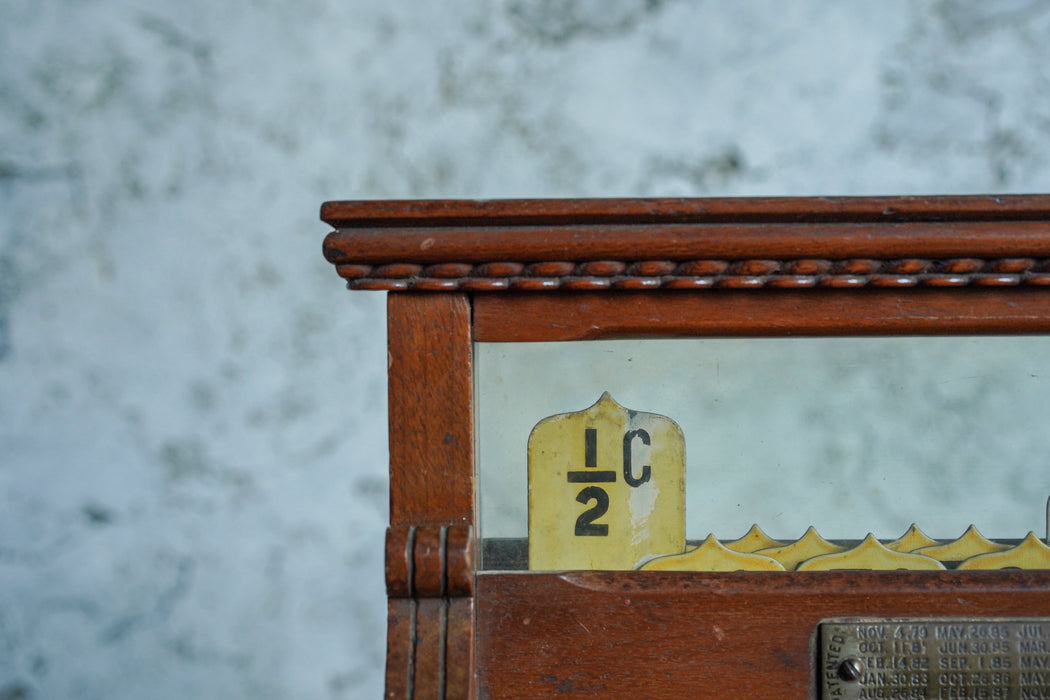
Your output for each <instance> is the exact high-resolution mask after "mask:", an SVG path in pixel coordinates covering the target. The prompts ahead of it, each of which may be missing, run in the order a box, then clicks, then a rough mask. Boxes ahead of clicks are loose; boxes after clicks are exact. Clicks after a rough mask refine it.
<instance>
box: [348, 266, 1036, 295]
mask: <svg viewBox="0 0 1050 700" xmlns="http://www.w3.org/2000/svg"><path fill="white" fill-rule="evenodd" d="M336 271H337V273H338V274H339V275H340V276H341V277H343V278H344V279H346V280H347V287H348V288H349V289H352V290H377V291H389V292H400V291H427V292H453V291H466V292H500V291H540V292H542V291H553V290H577V291H600V290H606V289H622V290H631V291H644V290H655V289H682V290H706V289H744V290H746V289H766V288H769V289H813V288H833V289H859V288H863V287H881V288H898V289H900V288H908V287H966V286H975V287H1018V286H1050V259H1047V258H1041V259H1034V258H997V259H979V258H952V259H945V260H928V259H915V258H910V259H896V260H876V259H871V258H855V259H848V260H817V259H802V260H754V259H751V260H736V261H733V260H690V261H686V262H676V261H673V260H644V261H639V262H621V261H614V260H594V261H590V262H583V263H572V262H540V263H532V264H528V265H526V264H524V263H511V262H499V263H483V264H480V265H471V264H467V263H439V264H436V265H427V266H424V265H416V264H411V263H391V264H387V265H360V264H342V265H336Z"/></svg>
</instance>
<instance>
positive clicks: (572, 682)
mask: <svg viewBox="0 0 1050 700" xmlns="http://www.w3.org/2000/svg"><path fill="white" fill-rule="evenodd" d="M322 218H323V219H324V220H325V221H327V222H328V223H330V224H332V225H333V226H334V227H335V228H336V230H335V231H333V232H332V233H331V234H329V236H328V237H327V238H326V241H325V255H326V257H327V258H328V260H329V261H330V262H332V263H333V264H334V265H335V267H336V270H337V271H338V273H339V274H340V275H341V276H343V277H344V278H345V279H347V281H348V286H349V287H351V288H352V289H387V290H389V291H392V292H407V293H396V294H391V295H390V298H389V312H388V323H389V328H388V330H389V344H390V355H391V365H390V454H391V521H390V522H391V527H390V529H389V531H388V537H387V588H388V595H389V628H388V658H387V688H386V690H387V692H386V696H387V697H390V698H448V699H450V700H451V699H453V698H468V697H470V698H473V697H478V698H533V697H546V696H551V695H554V696H559V697H561V696H564V697H578V698H598V697H601V698H615V697H625V698H633V697H641V696H642V695H641V694H644V696H646V697H652V698H678V697H690V698H692V697H711V698H728V697H741V698H742V697H768V698H813V697H815V694H816V688H817V677H816V672H815V661H814V659H815V652H814V645H815V636H814V635H815V632H816V626H817V624H818V623H819V621H820V620H821V619H826V618H831V617H851V616H868V615H870V616H903V617H907V616H929V615H945V616H947V615H955V616H976V617H981V616H997V615H998V616H1008V615H1021V616H1023V615H1033V616H1037V615H1038V616H1050V572H1043V571H1025V572H967V573H963V572H936V573H928V572H828V573H808V574H807V573H778V574H762V573H744V572H737V573H723V574H702V573H645V572H625V573H609V572H564V573H557V572H553V573H485V574H480V575H475V571H474V568H473V563H472V557H473V551H474V547H475V545H474V543H473V537H474V534H473V532H474V531H473V529H472V526H473V524H474V516H475V507H474V491H473V489H474V486H473V484H474V481H473V480H474V473H475V468H474V454H473V419H474V418H473V394H472V389H473V387H472V381H473V380H472V362H471V344H472V342H474V341H487V342H517V341H550V342H556V341H563V340H581V339H597V338H623V337H683V336H685V337H687V336H756V335H757V336H777V335H811V336H823V335H879V334H888V335H893V334H962V333H966V334H992V333H995V334H1000V333H1007V334H1016V333H1046V332H1050V288H1048V287H1050V197H1048V196H1014V197H935V198H858V199H849V198H845V199H827V198H821V199H816V198H813V199H807V198H802V199H718V200H560V201H543V200H533V201H517V202H464V201H440V202H437V201H435V202H329V203H326V204H325V205H324V206H323V208H322Z"/></svg>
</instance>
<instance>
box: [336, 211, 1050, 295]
mask: <svg viewBox="0 0 1050 700" xmlns="http://www.w3.org/2000/svg"><path fill="white" fill-rule="evenodd" d="M321 219H322V220H323V221H325V222H327V223H328V224H330V225H331V226H333V227H334V228H335V230H334V231H332V232H331V233H329V234H328V236H327V237H326V238H325V242H324V254H325V257H326V259H327V260H328V261H329V262H331V263H332V264H334V265H335V267H336V270H337V272H338V273H339V275H340V276H341V277H343V278H345V279H346V280H347V284H348V286H349V287H350V288H351V289H378V290H388V291H412V290H418V291H474V292H495V291H501V290H522V291H526V290H527V291H546V290H557V289H563V290H591V291H594V290H605V289H633V290H646V289H694V290H701V289H725V288H729V289H764V288H790V289H807V288H816V287H837V288H861V287H867V286H877V287H898V288H899V287H916V286H919V287H922V286H925V287H936V286H947V287H957V286H971V285H972V286H1022V285H1024V286H1028V285H1047V286H1050V195H1004V196H942V197H838V198H828V197H819V198H818V197H812V198H810V197H802V198H718V199H562V200H557V199H555V200H492V201H468V200H422V201H357V202H326V203H325V204H324V205H322V207H321Z"/></svg>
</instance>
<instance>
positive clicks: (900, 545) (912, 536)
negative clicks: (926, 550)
mask: <svg viewBox="0 0 1050 700" xmlns="http://www.w3.org/2000/svg"><path fill="white" fill-rule="evenodd" d="M940 544H941V543H940V542H938V541H937V540H935V539H933V538H932V537H929V536H927V534H926V533H925V532H923V531H922V530H920V529H919V526H918V525H916V524H915V523H912V524H911V527H909V528H908V531H907V532H905V533H904V534H903V535H901V537H900V539H896V540H894V541H893V542H890V543H889V544H887V545H886V549H892V550H893V551H894V552H914V551H915V550H916V549H922V548H923V547H936V546H938V545H940Z"/></svg>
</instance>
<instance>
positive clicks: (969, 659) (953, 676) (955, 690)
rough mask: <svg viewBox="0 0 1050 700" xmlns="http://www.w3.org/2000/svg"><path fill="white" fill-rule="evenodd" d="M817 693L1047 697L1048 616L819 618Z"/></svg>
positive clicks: (933, 699) (934, 698)
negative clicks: (819, 684)
mask: <svg viewBox="0 0 1050 700" xmlns="http://www.w3.org/2000/svg"><path fill="white" fill-rule="evenodd" d="M820 679H821V689H822V693H821V698H822V699H823V700H828V699H830V698H837V699H841V700H861V699H865V700H866V699H868V698H877V699H879V700H881V699H883V698H885V699H886V700H892V699H897V700H918V699H920V698H922V699H924V700H1036V699H1038V700H1050V618H1007V619H1002V618H892V619H886V618H881V619H848V620H827V621H824V622H822V623H821V624H820Z"/></svg>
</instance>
